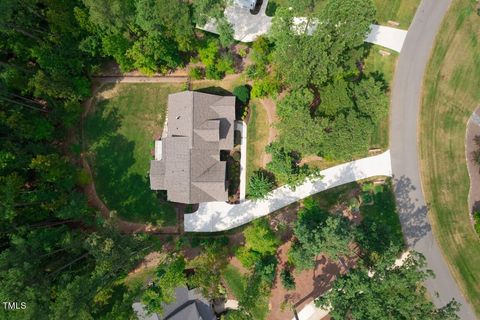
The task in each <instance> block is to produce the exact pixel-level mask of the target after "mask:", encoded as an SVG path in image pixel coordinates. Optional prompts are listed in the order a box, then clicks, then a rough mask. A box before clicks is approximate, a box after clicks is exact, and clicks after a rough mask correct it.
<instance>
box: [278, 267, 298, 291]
mask: <svg viewBox="0 0 480 320" xmlns="http://www.w3.org/2000/svg"><path fill="white" fill-rule="evenodd" d="M280 280H281V281H282V285H283V287H284V288H285V289H287V290H294V289H295V279H294V278H293V276H292V273H291V272H290V271H289V270H287V269H285V268H284V269H282V272H281V273H280Z"/></svg>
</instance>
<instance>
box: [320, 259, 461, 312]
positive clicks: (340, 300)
mask: <svg viewBox="0 0 480 320" xmlns="http://www.w3.org/2000/svg"><path fill="white" fill-rule="evenodd" d="M425 266H426V263H425V258H424V257H423V256H422V255H421V254H419V253H416V252H411V253H410V255H409V256H408V258H407V259H406V260H405V261H404V263H403V265H402V266H392V265H387V264H385V263H380V264H378V265H376V266H374V267H373V269H370V270H369V269H367V268H365V267H362V266H361V267H358V268H355V269H354V270H350V271H349V272H348V273H347V274H345V275H343V276H341V277H340V278H339V279H337V280H336V281H335V282H334V283H333V287H332V289H331V290H330V291H328V292H327V293H325V294H324V295H323V296H322V297H321V298H319V299H318V300H316V305H317V306H319V307H327V306H331V307H332V310H331V311H330V316H331V317H332V318H333V319H347V318H348V319H372V320H375V319H385V318H388V319H429V320H436V319H438V320H440V319H442V320H445V319H446V320H449V319H450V320H453V319H460V318H459V317H458V316H457V315H456V311H458V308H459V304H458V303H457V302H456V301H454V300H452V301H451V302H449V303H448V304H447V305H445V306H444V307H442V308H438V309H437V308H435V306H434V305H433V303H432V302H431V301H430V300H428V299H427V298H426V295H427V293H426V289H425V287H424V286H423V282H424V281H425V280H426V279H427V278H429V277H431V276H432V272H431V271H429V270H425Z"/></svg>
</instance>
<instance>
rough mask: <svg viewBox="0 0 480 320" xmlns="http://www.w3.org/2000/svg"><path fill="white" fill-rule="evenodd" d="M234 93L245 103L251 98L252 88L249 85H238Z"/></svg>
mask: <svg viewBox="0 0 480 320" xmlns="http://www.w3.org/2000/svg"><path fill="white" fill-rule="evenodd" d="M233 95H234V96H235V97H236V98H237V99H238V100H240V101H241V102H242V103H243V104H244V105H245V104H248V100H250V90H249V89H248V87H247V86H238V87H235V88H234V89H233Z"/></svg>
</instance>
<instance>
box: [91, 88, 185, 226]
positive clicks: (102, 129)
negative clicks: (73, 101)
mask: <svg viewBox="0 0 480 320" xmlns="http://www.w3.org/2000/svg"><path fill="white" fill-rule="evenodd" d="M181 90H182V85H181V84H177V85H166V84H118V85H115V86H113V85H109V86H105V87H104V88H103V91H102V92H101V93H100V94H99V96H98V97H97V100H96V103H95V104H94V111H93V113H91V114H90V115H89V116H88V117H87V119H86V121H85V127H84V132H85V143H86V147H87V150H88V152H89V161H90V163H91V164H92V168H93V171H94V179H95V186H96V189H97V192H98V194H99V196H100V198H101V199H102V200H103V201H104V202H105V204H106V205H107V207H108V208H109V209H110V210H112V211H113V210H114V211H116V212H117V214H118V215H119V216H120V217H122V218H124V219H127V220H131V221H139V222H149V223H153V224H157V225H172V224H175V222H176V219H175V211H174V209H173V207H172V205H171V204H170V203H168V202H167V201H165V193H164V192H159V193H155V192H152V191H151V190H150V187H149V178H148V170H149V162H150V159H151V158H152V155H151V152H152V150H153V146H154V144H153V143H154V139H155V138H156V137H159V136H160V135H161V132H162V127H163V123H164V119H165V110H166V104H167V95H168V94H169V93H172V92H177V91H181ZM102 96H103V97H104V98H103V99H101V97H102ZM105 98H106V99H105Z"/></svg>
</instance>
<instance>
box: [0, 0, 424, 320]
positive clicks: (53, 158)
mask: <svg viewBox="0 0 480 320" xmlns="http://www.w3.org/2000/svg"><path fill="white" fill-rule="evenodd" d="M308 2H309V1H302V2H301V3H300V2H299V3H298V4H297V5H299V6H303V5H305V6H307V5H308ZM310 2H312V1H310ZM224 6H225V2H224V1H223V0H195V1H194V2H193V4H192V3H190V1H180V0H158V1H157V0H71V1H58V0H6V1H2V3H1V4H0V37H1V39H2V41H1V42H0V106H1V109H0V132H1V135H0V200H1V201H0V208H1V215H0V238H1V253H0V270H1V272H0V283H1V284H2V285H1V286H0V297H2V301H9V300H10V299H12V298H14V299H15V300H17V301H25V302H27V304H28V308H27V309H25V310H21V311H18V312H15V313H4V312H3V313H2V314H1V318H2V319H93V318H95V319H129V318H131V316H132V312H133V311H132V308H131V304H132V302H133V301H134V300H135V299H136V298H138V297H139V296H141V291H142V290H143V289H144V288H143V287H142V286H138V287H136V288H134V289H131V288H127V287H126V286H125V284H124V282H123V280H124V278H125V277H126V275H127V274H128V272H129V271H130V270H131V269H132V268H133V267H134V266H135V265H136V264H137V263H138V261H140V259H141V258H143V257H144V256H145V255H146V254H148V253H149V252H152V251H155V250H161V246H162V243H160V240H159V238H154V237H152V236H148V235H144V234H141V235H124V234H120V233H119V232H118V231H117V230H115V228H113V227H112V224H111V222H109V221H106V220H104V219H103V218H101V215H98V214H97V212H95V210H94V209H92V208H91V207H89V205H88V203H87V200H86V197H85V194H84V190H83V187H84V185H85V184H86V183H88V177H87V176H86V174H85V172H83V171H82V169H81V165H80V163H81V157H82V155H81V151H82V148H81V146H80V137H79V123H80V122H81V115H82V111H83V109H82V102H83V101H84V100H85V99H87V98H88V97H89V96H90V95H91V80H92V76H93V75H94V74H95V73H98V72H99V70H101V68H102V66H103V65H104V63H105V62H108V61H112V60H114V61H115V62H116V63H117V64H118V65H119V67H120V69H121V71H123V72H128V71H132V70H139V71H141V72H142V73H144V74H147V75H152V74H154V73H157V72H158V73H168V72H170V71H174V70H175V69H177V68H180V67H184V66H185V65H186V64H187V63H189V62H191V61H201V62H202V63H203V65H204V67H205V70H201V71H200V70H198V69H196V70H197V71H195V72H192V73H191V75H195V74H196V76H202V75H203V72H204V73H205V76H206V77H207V78H212V79H221V78H222V77H223V76H224V75H225V74H227V73H231V72H234V69H233V61H232V56H231V55H230V54H229V48H228V47H229V46H230V45H231V44H233V43H234V41H233V37H232V29H231V26H229V25H228V23H227V22H226V21H225V20H224V17H223V14H222V12H223V8H224ZM374 16H375V8H374V6H373V3H372V2H371V1H362V0H348V1H347V0H342V1H338V0H329V1H327V3H326V5H325V8H324V9H323V10H322V11H321V12H320V13H315V14H312V15H311V16H309V19H319V20H320V21H324V22H323V23H322V27H321V28H317V30H316V31H315V32H314V33H313V34H312V35H306V34H297V33H296V32H295V31H294V29H293V28H292V26H291V23H292V13H291V12H289V11H288V10H283V9H282V8H279V9H278V11H277V13H276V16H275V18H274V26H273V30H272V32H271V34H270V35H269V36H268V37H267V38H260V39H259V40H257V41H256V42H255V43H254V44H252V50H253V56H252V60H253V65H252V66H251V67H250V68H249V69H248V70H247V74H248V75H249V77H250V78H251V79H254V85H253V88H252V91H251V95H252V97H261V96H267V95H270V96H275V97H279V96H280V92H281V91H283V95H282V98H281V99H280V102H279V103H278V107H277V113H278V115H279V118H280V121H279V123H278V130H279V132H280V135H279V138H278V140H277V141H275V142H274V143H273V144H272V145H271V146H269V148H268V151H269V152H271V153H272V161H271V163H270V164H269V165H268V166H267V169H268V170H270V171H271V172H272V173H274V174H275V177H276V178H277V179H278V180H279V181H281V182H282V183H288V184H292V185H295V184H297V183H298V182H299V181H301V180H302V179H304V178H305V177H306V176H307V175H309V174H311V173H312V172H313V170H311V169H310V168H308V167H307V166H306V165H304V166H298V162H299V160H300V159H301V158H302V156H307V155H319V156H322V157H325V158H328V159H340V160H347V159H351V158H353V157H357V156H362V155H365V154H366V153H367V151H368V148H369V142H370V136H371V134H372V132H373V128H374V127H375V126H376V125H378V123H379V120H380V119H381V118H382V117H385V116H386V115H387V112H388V101H387V99H386V97H385V94H384V92H385V90H386V84H385V83H384V82H383V81H382V78H381V76H378V75H375V74H364V72H363V69H362V60H363V58H364V57H365V52H364V45H363V39H364V37H365V34H366V33H367V31H368V26H369V25H370V23H371V22H372V21H373V19H374ZM208 18H214V19H216V21H217V23H218V25H219V29H220V36H219V37H218V38H217V37H214V36H212V35H206V34H204V33H203V32H200V31H198V30H196V29H195V25H196V24H197V23H198V24H203V23H205V21H206V20H207V19H208ZM262 178H263V177H262ZM260 180H261V179H259V181H260ZM260 182H261V183H263V184H264V186H263V187H262V188H260V189H259V191H258V193H259V194H263V193H264V192H265V189H268V188H271V187H272V186H273V183H272V181H270V180H268V181H266V180H263V181H260ZM265 185H266V186H265ZM317 222H318V221H317ZM301 223H302V222H301V221H300V222H299V223H298V226H297V229H298V230H301V228H302V227H303V226H302V225H301ZM319 225H320V224H319ZM321 225H322V226H325V225H326V226H328V228H327V230H330V231H331V234H325V235H324V238H323V239H315V240H316V241H317V242H316V243H313V245H315V246H316V247H313V248H306V247H303V248H300V249H301V250H304V251H301V250H300V249H299V250H300V251H299V252H300V253H302V252H303V253H305V254H306V257H311V256H312V255H313V254H314V252H317V253H318V250H320V249H319V247H322V248H323V249H325V248H324V244H325V242H329V243H331V242H333V241H334V240H338V241H336V242H335V243H336V244H337V245H338V246H337V247H336V248H333V249H332V250H334V249H335V252H336V253H335V254H334V253H333V252H334V251H331V252H330V254H331V255H332V258H336V255H337V254H338V255H345V254H347V252H344V251H341V250H340V248H343V249H342V250H346V247H345V244H346V243H347V244H348V243H349V242H350V240H351V238H343V239H339V238H338V237H337V238H335V237H336V236H338V232H337V231H339V230H341V231H344V229H342V228H347V226H346V225H345V224H344V223H343V222H342V220H338V219H337V220H335V219H333V218H332V219H327V220H325V221H322V222H321ZM307 231H308V230H307ZM307 231H305V232H307ZM259 235H262V237H261V239H259V238H258V237H259ZM302 236H303V237H304V239H303V238H302ZM309 236H310V234H309V233H305V234H303V233H299V234H297V237H298V241H299V242H298V243H302V242H305V241H309V240H308V239H309ZM245 237H246V239H247V240H246V241H247V245H246V246H245V248H244V249H243V251H242V252H239V255H240V256H241V257H242V260H243V261H242V262H244V263H245V265H246V266H247V267H248V268H250V269H251V271H252V275H251V277H250V278H249V279H248V286H247V287H246V291H245V294H244V295H242V297H240V305H241V309H240V310H239V311H238V313H237V314H238V317H237V319H239V318H240V319H243V318H247V319H250V318H252V317H253V318H255V317H256V313H255V312H257V311H255V310H256V309H255V308H256V304H258V303H259V301H257V300H256V297H258V296H259V295H261V294H259V293H264V292H266V291H268V290H269V289H270V287H271V284H272V282H273V279H274V277H275V270H276V260H275V259H274V252H275V250H276V247H277V245H278V243H277V240H276V238H275V235H274V234H273V232H272V231H271V230H270V229H269V228H268V226H265V225H262V224H261V223H258V224H254V225H253V226H252V227H250V228H249V229H246V230H245ZM223 245H224V246H225V244H223ZM297 246H299V244H297ZM298 248H299V247H298ZM203 249H204V250H203V251H202V255H200V256H199V257H197V258H196V260H193V261H191V262H190V263H191V265H192V266H193V267H194V268H195V269H196V270H199V271H198V274H199V275H201V276H197V278H195V277H194V278H192V279H190V280H189V281H191V283H192V284H193V285H195V286H199V287H200V288H202V290H204V294H205V295H206V296H209V297H215V296H216V295H217V294H218V293H217V292H216V291H215V290H218V288H219V286H218V285H217V284H219V282H220V279H219V277H220V276H219V275H218V274H219V273H215V272H214V273H212V272H211V271H212V268H213V270H214V271H217V270H220V269H222V268H223V267H224V266H223V265H222V264H221V263H220V262H222V260H221V259H218V256H214V255H212V252H217V254H218V250H217V251H215V250H216V249H215V248H214V249H212V250H211V251H209V249H208V247H206V246H205V247H204V248H203ZM294 252H295V251H294ZM303 253H302V255H303ZM293 254H295V253H293ZM303 257H305V256H303ZM253 261H257V262H255V263H254V262H253ZM217 262H218V264H215V263H217ZM305 262H306V263H311V261H308V260H305ZM170 264H171V265H173V269H169V266H170ZM184 266H185V262H184V261H183V260H182V259H181V258H178V259H177V257H172V258H171V260H169V261H168V264H167V263H166V264H165V266H160V267H159V270H158V272H157V274H156V275H155V276H154V279H153V281H154V282H157V283H158V284H159V286H161V285H162V284H163V283H166V284H168V285H171V286H172V287H174V286H175V285H178V284H183V283H184V282H185V281H186V280H185V279H184V278H183V274H181V272H175V271H178V270H179V269H182V268H184ZM212 266H213V267H212ZM172 270H173V271H172ZM415 270H416V269H415ZM165 274H167V275H168V277H166V276H165ZM207 276H210V277H207ZM283 278H285V283H287V284H288V283H289V281H290V280H289V275H288V274H287V273H285V275H284V276H283ZM421 279H422V278H420V280H421ZM417 280H418V279H417ZM345 281H346V280H345ZM290 282H291V281H290ZM166 284H165V286H167V285H166ZM290 285H291V283H290ZM156 289H158V288H156V287H155V286H153V287H152V286H151V287H150V288H149V289H148V290H146V291H145V293H144V294H143V301H144V302H145V303H147V305H148V308H149V309H150V310H153V311H160V310H161V308H162V305H161V302H162V301H167V302H168V298H169V296H168V292H167V293H164V292H162V291H161V290H156ZM170 289H171V288H170ZM170 293H171V292H170ZM335 298H336V297H331V301H335ZM162 299H164V300H162ZM260 302H264V301H263V300H262V301H260ZM428 307H429V309H428V312H431V305H428ZM252 310H253V311H252ZM2 311H3V310H2ZM258 312H261V311H258ZM339 312H340V309H339ZM234 317H235V313H232V315H231V318H230V319H235V318H234Z"/></svg>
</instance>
